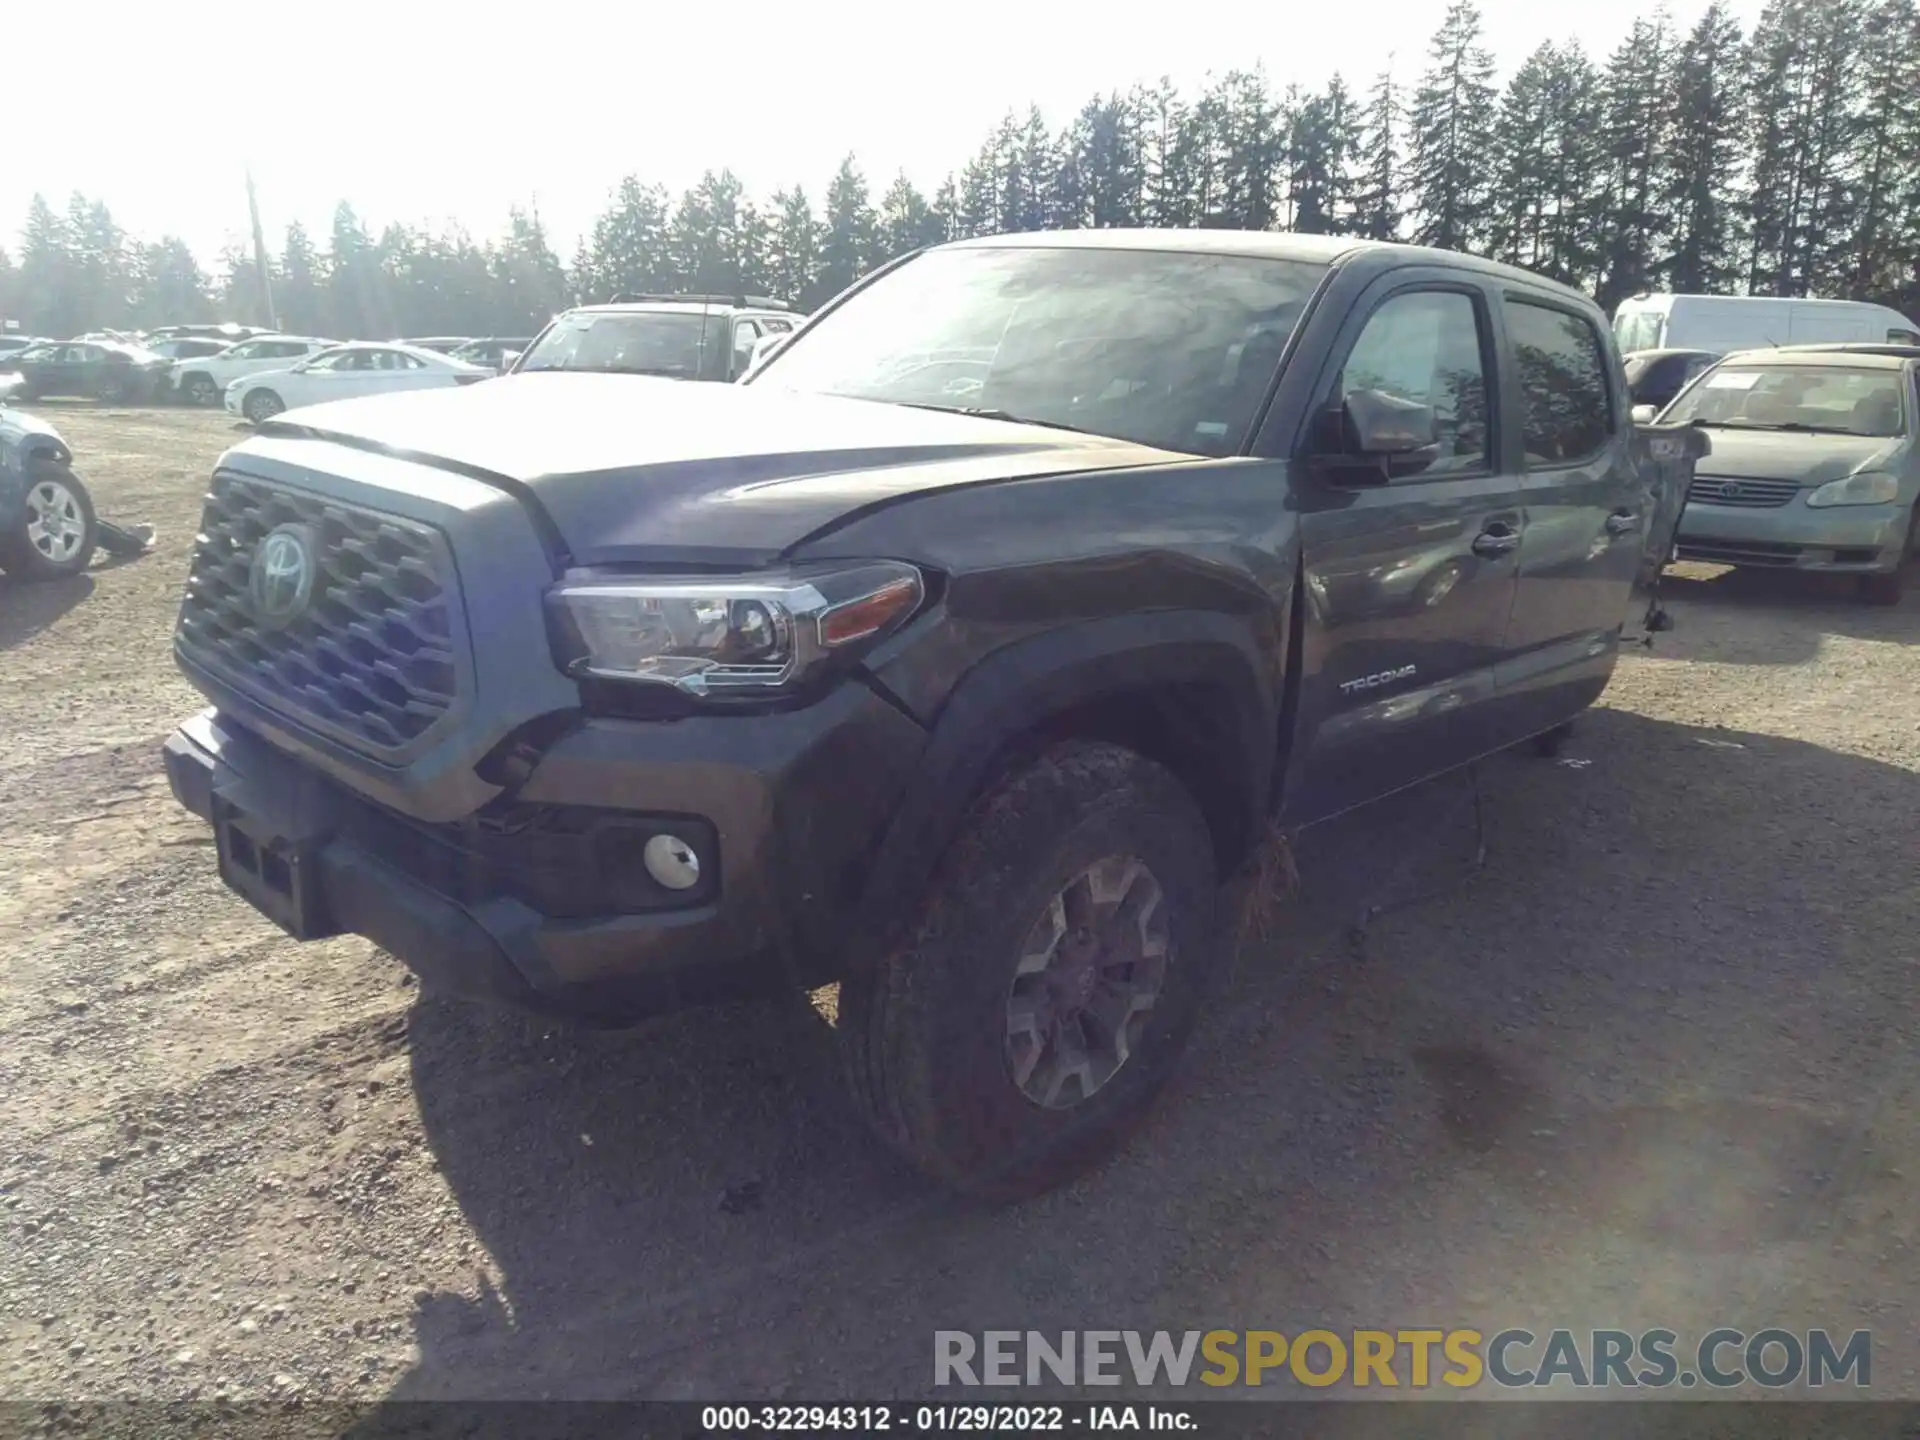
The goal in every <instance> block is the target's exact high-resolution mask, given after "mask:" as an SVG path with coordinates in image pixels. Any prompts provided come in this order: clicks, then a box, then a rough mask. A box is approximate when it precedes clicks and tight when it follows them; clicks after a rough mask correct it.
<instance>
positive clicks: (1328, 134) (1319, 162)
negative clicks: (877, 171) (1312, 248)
mask: <svg viewBox="0 0 1920 1440" xmlns="http://www.w3.org/2000/svg"><path fill="white" fill-rule="evenodd" d="M1281 111H1282V113H1283V114H1284V115H1285V116H1286V125H1287V206H1288V210H1289V211H1290V214H1289V215H1288V217H1287V228H1288V229H1290V230H1296V231H1298V232H1300V233H1301V234H1303V235H1331V234H1333V233H1334V232H1335V231H1336V230H1337V229H1338V228H1339V215H1338V213H1337V212H1338V207H1339V198H1338V189H1339V186H1340V178H1341V156H1340V147H1339V140H1338V137H1337V136H1336V135H1335V133H1334V127H1333V123H1332V122H1333V117H1332V114H1331V112H1330V111H1329V109H1328V106H1327V97H1326V96H1324V95H1302V94H1301V93H1300V92H1299V90H1298V89H1297V88H1292V89H1289V90H1288V92H1287V98H1286V100H1285V102H1284V103H1283V104H1282V106H1281Z"/></svg>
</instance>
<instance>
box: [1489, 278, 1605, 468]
mask: <svg viewBox="0 0 1920 1440" xmlns="http://www.w3.org/2000/svg"><path fill="white" fill-rule="evenodd" d="M1505 308H1506V317H1507V336H1508V339H1509V342H1510V343H1511V344H1512V346H1513V361H1514V371H1515V374H1516V376H1517V378H1518V380H1519V383H1520V433H1521V436H1522V441H1523V444H1524V447H1525V449H1526V454H1527V463H1528V464H1529V465H1533V466H1553V465H1577V464H1579V463H1580V462H1581V461H1583V460H1586V459H1589V458H1591V457H1592V456H1593V455H1595V454H1597V453H1599V451H1600V450H1601V449H1602V448H1603V447H1604V446H1605V445H1606V443H1607V437H1608V436H1610V435H1611V434H1612V433H1613V401H1612V396H1611V394H1610V393H1609V387H1608V384H1607V363H1606V358H1605V357H1606V351H1605V350H1604V349H1603V348H1602V346H1601V343H1600V333H1599V331H1597V330H1596V329H1594V327H1593V325H1592V323H1591V322H1590V321H1588V320H1587V319H1586V318H1585V317H1584V316H1581V315H1576V314H1575V313H1573V312H1572V311H1570V310H1562V309H1559V308H1558V307H1557V306H1551V305H1544V304H1539V303H1536V302H1534V301H1530V300H1516V299H1512V298H1509V299H1508V300H1507V301H1506V307H1505Z"/></svg>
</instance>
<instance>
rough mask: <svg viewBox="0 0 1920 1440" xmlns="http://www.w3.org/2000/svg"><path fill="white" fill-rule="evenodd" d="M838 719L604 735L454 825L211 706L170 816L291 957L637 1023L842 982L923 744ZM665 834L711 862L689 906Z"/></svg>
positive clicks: (825, 708)
mask: <svg viewBox="0 0 1920 1440" xmlns="http://www.w3.org/2000/svg"><path fill="white" fill-rule="evenodd" d="M837 699H838V703H835V700H834V699H829V700H828V701H823V702H822V704H821V705H820V706H817V707H814V708H813V709H812V710H805V711H796V712H792V713H789V714H786V715H779V716H759V717H752V718H750V719H744V720H740V719H735V720H720V721H713V722H700V721H691V722H687V721H683V722H680V724H678V725H669V726H661V725H645V724H640V723H637V722H620V721H607V722H598V721H589V722H586V723H585V724H583V725H582V726H580V727H579V728H577V729H575V730H574V731H573V732H572V733H571V734H569V735H568V736H566V737H564V738H563V739H561V740H560V741H558V742H556V743H555V744H554V745H553V746H552V747H551V748H550V749H549V751H548V752H547V754H546V756H545V757H544V759H543V760H542V762H541V763H540V764H539V766H537V767H536V768H535V770H534V772H533V774H532V775H531V776H530V777H529V779H528V780H527V781H526V783H525V784H523V785H522V786H521V787H520V789H519V791H518V793H517V795H516V796H515V798H514V800H513V802H512V803H511V804H508V805H504V806H501V805H494V806H489V807H488V809H487V810H486V811H483V812H481V814H480V815H479V816H476V817H473V818H472V819H470V820H469V821H467V822H462V823H460V824H458V825H450V826H448V825H428V824H424V823H422V822H418V821H413V820H409V819H407V818H406V817H403V816H401V815H399V814H398V813H396V812H394V811H391V810H387V809H385V808H383V807H381V806H378V805H376V804H374V803H373V802H371V801H369V800H366V799H365V798H364V797H361V796H359V795H357V794H355V793H353V792H352V791H350V790H348V789H346V788H345V787H342V786H340V785H337V784H335V783H333V782H331V781H329V780H327V779H325V778H324V777H322V776H321V775H319V774H318V773H317V772H316V771H314V770H312V769H310V768H308V767H306V766H304V765H302V764H300V763H299V762H298V761H296V760H294V759H292V758H291V757H289V756H288V755H286V754H285V753H283V752H282V751H280V750H277V749H275V748H274V747H273V746H271V745H269V744H267V743H266V742H265V741H263V740H261V739H260V738H259V737H258V736H255V735H254V734H252V733H251V732H249V731H247V730H245V729H243V728H241V727H240V726H239V725H237V724H235V723H233V722H232V721H231V720H229V719H227V718H226V717H224V716H223V715H221V713H220V712H218V711H217V710H208V711H205V712H202V713H201V714H199V715H196V716H194V717H193V718H192V719H190V720H188V721H187V722H186V723H185V724H183V725H182V726H181V727H180V728H179V729H178V730H177V731H175V733H174V734H173V735H172V736H171V737H170V738H169V739H168V740H167V742H166V745H165V762H166V770H167V778H168V782H169V784H170V786H171V787H172V790H173V793H174V796H175V798H176V799H177V800H178V801H179V802H180V803H181V804H182V805H183V806H185V807H186V808H187V809H188V810H190V811H192V812H193V813H194V814H195V815H198V816H199V817H200V818H202V819H203V820H206V821H207V822H208V823H209V824H210V825H212V826H213V827H214V830H215V839H216V846H217V854H218V857H219V865H220V870H221V874H222V877H223V878H224V879H225V880H226V882H227V884H228V885H229V887H231V888H232V889H234V890H235V891H237V892H238V893H239V894H240V895H241V896H243V897H244V898H245V899H247V900H248V901H249V903H251V904H252V905H253V906H254V907H255V908H256V909H258V910H260V911H261V912H262V913H263V914H265V915H266V916H267V917H268V918H270V919H272V920H274V921H275V922H276V923H277V924H279V925H280V926H281V927H282V928H283V929H285V930H286V931H287V932H288V933H289V934H291V935H292V936H293V937H294V938H296V939H301V940H309V939H321V938H325V937H327V936H331V935H338V934H355V935H361V936H364V937H365V938H367V939H369V940H371V941H373V942H374V943H375V944H376V945H378V946H380V947H381V948H382V949H384V950H386V951H388V952H389V953H390V954H392V955H393V956H394V957H395V958H396V959H398V960H400V961H401V962H402V963H403V964H405V965H406V966H407V967H408V968H409V969H410V970H412V971H414V972H415V973H416V974H417V975H419V976H420V977H421V979H422V981H423V982H425V983H426V984H427V985H428V986H430V987H432V988H434V989H437V990H440V991H443V992H446V993H450V994H458V995H464V996H470V997H474V998H483V999H491V1000H497V1001H504V1002H506V1003H508V1004H511V1005H515V1006H518V1007H520V1008H523V1009H528V1010H533V1011H537V1012H540V1013H545V1014H554V1015H563V1016H567V1017H569V1018H572V1019H577V1020H581V1021H585V1022H587V1023H593V1024H608V1025H622V1024H631V1023H633V1022H635V1021H638V1020H641V1019H644V1018H646V1017H648V1016H650V1015H655V1014H659V1013H663V1012H665V1011H669V1010H675V1009H679V1008H683V1007H685V1006H688V1005H695V1004H702V1003H707V1002H711V1001H718V1000H725V999H730V998H735V997H738V996H741V995H746V994H754V993H765V992H768V991H771V990H775V989H778V988H781V987H782V986H798V985H814V984H819V983H823V982H824V981H825V980H827V979H830V978H833V975H832V973H831V972H832V968H833V962H834V958H835V956H836V954H838V953H841V952H843V951H844V942H845V938H846V936H845V932H846V928H847V927H848V926H849V925H850V924H853V923H855V920H854V917H853V914H852V910H853V907H854V905H855V904H856V897H857V894H858V891H859V888H860V882H861V880H862V878H863V877H864V874H865V871H866V867H867V863H868V861H869V860H870V859H871V854H870V850H871V845H872V843H873V841H874V839H875V837H877V836H878V834H879V833H880V830H881V827H882V825H883V824H884V820H885V817H886V816H887V815H888V814H890V813H891V810H892V807H893V805H894V804H895V803H896V801H897V798H898V794H899V791H900V790H901V789H902V788H904V785H905V782H906V779H907V777H908V775H909V774H910V773H911V767H912V765H913V763H914V762H915V760H916V759H917V758H918V755H919V753H920V749H921V746H922V745H923V743H924V739H925V732H924V731H922V730H921V729H920V727H919V726H917V725H915V724H914V723H913V722H912V721H910V720H909V719H907V718H906V717H905V716H904V715H903V714H901V713H900V712H899V711H898V710H897V709H895V708H893V707H892V706H889V705H886V704H884V703H883V702H881V701H879V700H878V699H877V698H876V697H875V696H874V695H872V694H871V692H868V691H865V690H864V689H861V688H860V687H858V686H854V687H848V691H847V693H846V694H844V695H843V696H841V697H837ZM821 712H827V713H821ZM742 724H745V725H748V726H752V727H754V732H753V734H752V735H751V736H748V735H746V734H745V733H744V732H742V731H740V730H739V729H738V728H737V727H739V726H740V725H742ZM715 726H719V727H722V729H721V730H720V731H719V732H716V731H715V729H714V728H713V727H715ZM728 726H732V727H736V728H735V729H734V730H733V733H732V734H727V733H725V728H724V727H728ZM742 740H746V741H747V742H748V743H746V744H745V745H742V744H741V743H740V742H741V741H742ZM722 746H724V747H725V748H727V749H729V750H730V751H731V756H730V757H729V758H728V759H725V760H722V759H721V758H720V757H719V756H718V755H717V754H715V753H713V752H714V751H716V749H718V748H720V747H722ZM694 796H697V797H698V798H699V799H700V801H701V803H700V804H699V805H697V806H695V805H690V804H688V803H687V802H688V800H689V799H690V798H692V797H694ZM663 830H664V831H669V832H671V833H673V834H675V835H676V836H679V837H680V838H682V839H683V840H684V841H685V843H687V844H688V845H690V846H691V848H692V849H693V850H694V851H695V853H696V854H697V855H698V856H699V858H700V869H701V879H700V881H699V882H698V884H697V885H696V886H695V887H694V888H692V889H690V890H688V891H686V892H684V893H680V894H676V893H674V892H670V891H667V890H665V889H663V888H662V887H660V886H658V885H657V884H655V883H654V882H653V881H652V880H651V879H650V878H649V877H648V876H647V875H646V872H645V870H644V868H643V862H642V856H641V849H642V847H643V846H644V841H645V839H646V838H647V837H648V835H650V834H651V833H657V832H659V831H663Z"/></svg>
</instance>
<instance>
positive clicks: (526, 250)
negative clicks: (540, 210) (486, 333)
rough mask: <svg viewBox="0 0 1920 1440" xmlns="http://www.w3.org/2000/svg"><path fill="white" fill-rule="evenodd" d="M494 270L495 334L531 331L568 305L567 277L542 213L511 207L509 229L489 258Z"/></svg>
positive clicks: (493, 325)
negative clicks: (555, 252) (531, 212)
mask: <svg viewBox="0 0 1920 1440" xmlns="http://www.w3.org/2000/svg"><path fill="white" fill-rule="evenodd" d="M488 259H489V262H490V264H489V269H490V270H491V272H492V275H493V281H494V284H493V287H492V288H493V297H492V299H493V303H492V305H491V306H490V307H489V308H490V309H491V310H492V312H493V323H492V324H491V325H489V326H488V327H487V328H488V329H489V330H490V331H492V332H493V333H495V334H506V335H532V334H534V333H535V332H536V331H538V330H539V329H540V327H541V326H543V325H545V324H546V323H547V321H549V320H551V319H552V318H553V317H554V315H555V314H556V313H557V312H558V311H560V310H563V309H565V308H566V303H567V276H566V271H565V270H563V269H562V268H561V266H560V257H559V256H558V255H556V254H554V253H553V247H552V246H551V245H550V244H549V243H548V241H547V232H546V228H545V227H544V226H542V225H541V223H540V217H539V216H537V215H533V214H530V213H529V212H527V211H525V210H521V209H520V208H519V207H517V206H516V207H515V208H514V209H512V210H511V211H509V212H508V215H507V233H506V234H505V235H504V236H503V237H502V238H501V239H500V241H499V242H498V243H497V244H496V245H494V246H493V247H492V253H491V254H490V255H489V257H488Z"/></svg>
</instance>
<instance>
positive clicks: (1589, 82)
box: [1534, 45, 1603, 290]
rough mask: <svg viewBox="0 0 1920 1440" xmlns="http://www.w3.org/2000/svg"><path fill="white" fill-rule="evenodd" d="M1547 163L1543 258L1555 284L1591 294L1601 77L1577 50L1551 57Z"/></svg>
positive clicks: (1597, 237)
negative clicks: (1584, 290) (1562, 283)
mask: <svg viewBox="0 0 1920 1440" xmlns="http://www.w3.org/2000/svg"><path fill="white" fill-rule="evenodd" d="M1546 86H1547V90H1546V104H1547V113H1548V141H1547V145H1548V150H1549V163H1548V164H1547V166H1546V173H1547V176H1548V184H1547V187H1546V211H1545V214H1544V215H1543V216H1542V218H1541V224H1540V245H1541V253H1540V255H1539V257H1538V258H1537V259H1536V260H1535V262H1534V263H1535V264H1536V265H1537V266H1538V267H1539V269H1540V270H1541V271H1543V272H1544V273H1545V274H1547V275H1550V276H1552V277H1553V278H1554V279H1556V280H1559V281H1562V282H1564V283H1565V284H1568V285H1573V286H1576V287H1579V288H1581V289H1588V290H1590V289H1591V288H1592V287H1593V284H1594V276H1595V274H1596V273H1597V272H1598V270H1599V265H1600V260H1599V254H1600V244H1601V241H1602V239H1603V237H1602V236H1601V234H1600V233H1599V228H1598V227H1599V224H1600V222H1599V220H1598V219H1597V217H1598V216H1599V215H1600V213H1601V196H1600V169H1599V167H1600V142H1599V130H1600V122H1599V113H1600V77H1599V74H1598V72H1597V71H1596V70H1595V69H1594V67H1593V62H1592V61H1591V60H1589V59H1588V58H1587V55H1586V52H1585V51H1584V50H1582V49H1581V48H1580V47H1579V46H1578V45H1563V46H1560V47H1558V48H1557V49H1556V50H1555V51H1554V53H1553V59H1552V62H1551V64H1550V65H1549V67H1548V71H1547V77H1546Z"/></svg>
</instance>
